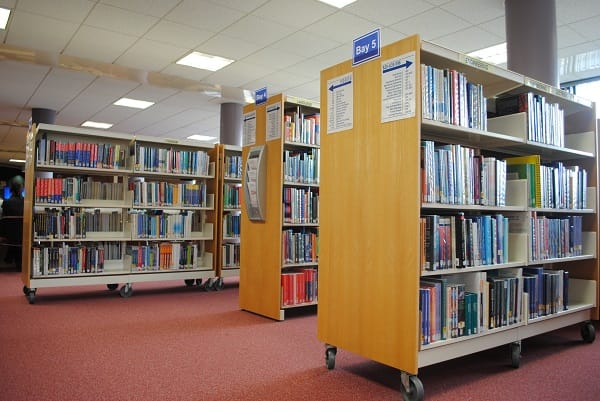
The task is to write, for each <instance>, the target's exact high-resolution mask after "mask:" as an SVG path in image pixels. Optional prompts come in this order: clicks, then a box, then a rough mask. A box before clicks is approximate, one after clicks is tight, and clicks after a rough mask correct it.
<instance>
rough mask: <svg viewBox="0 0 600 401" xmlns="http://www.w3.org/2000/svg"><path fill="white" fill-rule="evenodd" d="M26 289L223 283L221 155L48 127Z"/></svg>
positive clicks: (29, 208)
mask: <svg viewBox="0 0 600 401" xmlns="http://www.w3.org/2000/svg"><path fill="white" fill-rule="evenodd" d="M26 156H27V160H26V174H25V177H26V180H25V188H26V189H25V191H26V192H25V202H24V216H23V221H24V229H23V249H25V250H31V251H30V252H24V258H23V267H24V269H23V274H22V280H23V283H24V288H23V291H24V293H25V295H26V296H27V297H28V299H29V302H30V303H34V301H35V295H36V291H37V289H38V288H48V287H60V286H76V285H89V284H106V286H107V288H108V289H109V290H115V289H117V288H118V284H119V283H123V286H122V287H121V289H120V294H121V296H123V297H129V296H131V294H132V292H133V283H134V282H148V281H163V280H184V282H185V284H186V285H188V286H191V285H194V284H201V282H202V280H204V279H210V280H212V279H213V278H214V277H215V267H214V260H213V259H214V255H215V254H216V241H215V239H216V237H215V227H216V224H217V223H218V222H219V221H220V219H219V218H218V216H217V215H216V213H215V205H216V202H218V201H219V193H218V192H217V184H216V178H217V177H218V176H219V174H220V171H219V165H218V164H217V163H215V160H217V154H216V149H215V148H213V147H212V146H205V145H199V144H197V143H194V142H191V141H180V140H163V139H159V138H150V137H140V136H135V137H134V136H132V135H126V134H117V133H109V132H104V131H96V130H88V129H81V128H73V127H63V126H57V125H48V124H40V125H39V126H37V127H35V126H34V127H33V129H32V130H31V131H30V132H29V133H28V138H27V148H26Z"/></svg>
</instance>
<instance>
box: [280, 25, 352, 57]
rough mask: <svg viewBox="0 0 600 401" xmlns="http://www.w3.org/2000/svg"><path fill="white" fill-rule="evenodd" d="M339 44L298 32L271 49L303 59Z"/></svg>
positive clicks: (314, 35)
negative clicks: (296, 55)
mask: <svg viewBox="0 0 600 401" xmlns="http://www.w3.org/2000/svg"><path fill="white" fill-rule="evenodd" d="M340 44H341V43H340V42H336V41H334V40H331V39H329V38H324V37H322V36H319V35H316V34H314V33H310V32H306V31H298V32H294V33H292V34H291V35H289V36H287V37H285V38H283V39H281V40H280V41H279V42H276V43H273V44H272V45H271V47H272V48H274V49H278V50H282V51H286V52H289V53H293V54H298V55H300V56H303V57H312V56H316V55H317V54H321V53H323V52H325V51H328V50H331V49H333V48H336V47H338V46H339V45H340Z"/></svg>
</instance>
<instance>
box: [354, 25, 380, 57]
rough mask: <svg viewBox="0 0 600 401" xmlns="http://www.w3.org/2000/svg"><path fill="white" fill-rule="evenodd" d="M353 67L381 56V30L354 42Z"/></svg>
mask: <svg viewBox="0 0 600 401" xmlns="http://www.w3.org/2000/svg"><path fill="white" fill-rule="evenodd" d="M352 48H353V50H352V65H353V66H354V65H357V64H360V63H364V62H365V61H368V60H372V59H374V58H377V57H379V56H381V43H380V30H379V29H376V30H374V31H373V32H369V33H367V34H366V35H363V36H361V37H360V38H358V39H354V41H353V42H352Z"/></svg>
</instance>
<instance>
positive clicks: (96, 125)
mask: <svg viewBox="0 0 600 401" xmlns="http://www.w3.org/2000/svg"><path fill="white" fill-rule="evenodd" d="M81 126H82V127H90V128H100V129H109V128H110V127H112V126H113V125H112V124H109V123H99V122H96V121H86V122H84V123H83V124H81Z"/></svg>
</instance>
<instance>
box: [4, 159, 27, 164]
mask: <svg viewBox="0 0 600 401" xmlns="http://www.w3.org/2000/svg"><path fill="white" fill-rule="evenodd" d="M8 161H9V162H13V163H25V160H23V159H8Z"/></svg>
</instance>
